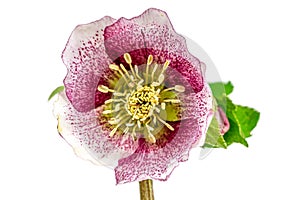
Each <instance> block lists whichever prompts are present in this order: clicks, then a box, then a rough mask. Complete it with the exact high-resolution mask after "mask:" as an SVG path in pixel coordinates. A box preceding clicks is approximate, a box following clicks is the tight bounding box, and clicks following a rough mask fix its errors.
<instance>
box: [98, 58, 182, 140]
mask: <svg viewBox="0 0 300 200" xmlns="http://www.w3.org/2000/svg"><path fill="white" fill-rule="evenodd" d="M124 59H125V61H126V63H127V64H128V65H129V68H130V71H129V70H128V71H127V69H126V68H125V67H124V65H123V64H120V65H119V66H118V65H116V64H111V65H109V68H110V69H111V70H113V71H115V72H117V73H115V74H118V77H119V78H118V81H117V83H116V84H115V85H114V86H113V87H114V89H110V88H109V87H107V86H104V85H99V86H98V90H99V91H100V92H103V93H108V92H111V93H112V94H113V95H112V98H111V99H109V100H107V101H105V107H104V111H103V112H102V114H103V115H104V116H105V117H106V118H108V119H109V120H108V123H109V124H110V125H111V126H112V127H113V129H112V130H111V132H110V134H109V136H110V137H113V136H114V135H122V136H124V137H128V136H131V137H132V138H133V139H134V140H135V139H136V138H137V137H143V138H146V139H147V140H148V141H149V142H151V143H155V142H156V139H157V138H156V137H155V136H156V134H157V133H159V131H160V130H161V129H162V128H163V127H164V126H166V127H167V128H168V129H170V130H171V131H173V130H174V128H173V127H172V126H171V125H170V124H169V123H168V122H167V121H166V116H167V115H168V113H167V110H166V106H167V105H168V104H179V103H180V100H179V99H178V98H177V95H171V96H172V97H171V98H169V96H168V95H166V94H167V93H168V92H169V93H170V91H172V94H176V93H182V92H184V91H185V88H184V87H183V86H181V85H175V86H174V87H169V88H166V86H165V85H164V79H165V76H164V73H165V71H166V69H167V68H168V66H169V64H170V61H168V60H167V61H166V62H165V63H164V64H163V65H160V64H157V63H155V64H152V62H153V56H152V55H149V56H148V59H147V63H146V64H145V65H142V66H139V67H138V66H136V65H135V66H134V67H133V66H132V61H131V57H130V55H129V54H128V53H125V54H124ZM158 135H159V134H158Z"/></svg>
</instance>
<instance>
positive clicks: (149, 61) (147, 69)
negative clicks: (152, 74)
mask: <svg viewBox="0 0 300 200" xmlns="http://www.w3.org/2000/svg"><path fill="white" fill-rule="evenodd" d="M152 61H153V56H152V55H149V56H148V59H147V66H146V75H145V76H146V84H148V74H149V66H150V65H151V63H152Z"/></svg>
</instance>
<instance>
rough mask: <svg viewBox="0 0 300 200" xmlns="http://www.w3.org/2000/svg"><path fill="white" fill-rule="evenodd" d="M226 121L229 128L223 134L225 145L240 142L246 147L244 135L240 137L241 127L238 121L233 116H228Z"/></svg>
mask: <svg viewBox="0 0 300 200" xmlns="http://www.w3.org/2000/svg"><path fill="white" fill-rule="evenodd" d="M233 116H234V114H233ZM228 121H229V124H230V128H229V130H228V132H227V133H225V135H224V139H225V141H226V143H227V145H228V146H229V145H231V144H232V143H241V144H243V145H244V146H246V147H248V142H247V141H246V140H245V138H244V137H242V132H241V127H240V125H239V124H238V121H237V120H236V119H235V117H233V118H232V117H229V119H228Z"/></svg>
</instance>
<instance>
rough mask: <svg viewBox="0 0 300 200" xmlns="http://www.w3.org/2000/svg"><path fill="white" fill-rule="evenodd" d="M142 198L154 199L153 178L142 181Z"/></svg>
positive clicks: (142, 199) (146, 199) (144, 199)
mask: <svg viewBox="0 0 300 200" xmlns="http://www.w3.org/2000/svg"><path fill="white" fill-rule="evenodd" d="M139 184H140V196H141V200H154V193H153V182H152V180H151V179H147V180H144V181H140V182H139Z"/></svg>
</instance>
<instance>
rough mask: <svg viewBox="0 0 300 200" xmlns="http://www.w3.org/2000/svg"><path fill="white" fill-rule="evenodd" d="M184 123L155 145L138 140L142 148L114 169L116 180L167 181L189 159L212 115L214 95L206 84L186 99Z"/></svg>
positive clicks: (177, 125) (123, 181)
mask: <svg viewBox="0 0 300 200" xmlns="http://www.w3.org/2000/svg"><path fill="white" fill-rule="evenodd" d="M184 99H185V102H184V105H183V106H184V108H185V111H184V113H183V116H182V117H183V120H181V121H180V122H176V123H170V124H171V125H172V126H173V127H174V129H175V130H174V131H170V130H169V129H165V131H166V136H165V138H163V139H162V141H159V140H158V141H157V143H156V144H149V143H147V142H145V140H144V139H140V140H139V147H138V148H137V149H136V151H135V152H134V153H133V154H132V155H130V156H129V157H126V158H123V159H121V160H120V161H119V165H118V166H117V167H116V168H115V174H116V181H117V184H119V183H127V182H132V181H140V180H144V179H149V178H150V179H156V180H163V181H165V180H167V179H168V177H169V176H170V174H171V173H172V171H173V170H174V168H175V167H177V166H178V164H179V162H183V161H186V160H187V159H188V155H189V151H190V150H191V148H192V147H193V146H195V144H196V143H198V142H199V141H200V140H201V141H204V140H205V133H206V130H207V127H208V125H209V122H210V119H209V118H211V116H212V110H211V109H212V96H211V93H210V89H209V87H208V86H207V85H206V86H205V87H204V88H203V90H202V91H201V92H199V93H193V94H190V95H189V96H187V97H184Z"/></svg>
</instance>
